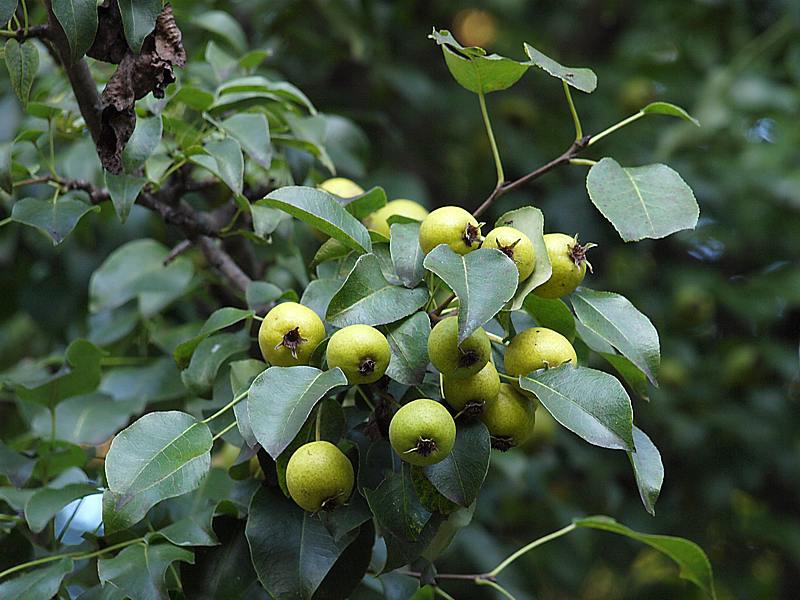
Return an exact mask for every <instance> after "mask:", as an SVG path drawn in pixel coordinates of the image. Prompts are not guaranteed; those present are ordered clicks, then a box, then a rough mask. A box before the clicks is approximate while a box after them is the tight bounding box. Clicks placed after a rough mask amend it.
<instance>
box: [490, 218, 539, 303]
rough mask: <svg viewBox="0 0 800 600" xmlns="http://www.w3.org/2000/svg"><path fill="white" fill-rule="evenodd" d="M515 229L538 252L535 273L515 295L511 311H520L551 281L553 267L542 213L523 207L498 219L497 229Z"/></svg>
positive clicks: (523, 283)
mask: <svg viewBox="0 0 800 600" xmlns="http://www.w3.org/2000/svg"><path fill="white" fill-rule="evenodd" d="M506 225H507V226H509V227H514V228H515V229H518V230H520V231H521V232H522V233H524V234H525V235H527V236H528V238H530V240H531V243H532V244H533V247H534V249H535V250H536V266H535V267H534V270H533V273H531V275H530V277H528V278H527V279H526V280H525V281H523V282H522V283H521V284H520V285H519V289H518V290H517V292H516V293H515V294H514V300H513V301H512V302H511V306H510V310H519V309H520V308H522V304H523V302H524V301H525V298H527V297H528V296H529V295H530V293H531V292H532V291H533V290H534V288H536V287H539V286H540V285H541V284H543V283H544V282H545V281H547V280H548V279H550V275H552V274H553V267H552V266H551V265H550V257H549V256H548V254H547V246H546V245H545V243H544V215H543V214H542V211H540V210H539V209H538V208H534V207H533V206H523V207H522V208H518V209H516V210H512V211H510V212H507V213H506V214H504V215H503V216H502V217H500V218H499V219H497V222H496V223H495V227H502V226H506Z"/></svg>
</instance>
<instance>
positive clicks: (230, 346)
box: [176, 330, 250, 396]
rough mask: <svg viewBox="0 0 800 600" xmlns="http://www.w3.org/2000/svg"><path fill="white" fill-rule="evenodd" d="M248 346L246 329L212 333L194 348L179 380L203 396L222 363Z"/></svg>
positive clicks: (248, 334) (245, 350)
mask: <svg viewBox="0 0 800 600" xmlns="http://www.w3.org/2000/svg"><path fill="white" fill-rule="evenodd" d="M248 348H250V332H248V331H245V330H242V331H239V332H237V333H219V334H217V335H212V336H211V337H208V338H206V339H204V340H203V341H202V342H200V344H199V345H198V346H197V348H196V349H195V350H194V353H193V354H192V360H191V361H190V362H189V367H188V368H187V369H186V370H184V371H183V372H182V373H181V381H183V384H184V385H185V386H186V387H187V388H188V389H189V390H191V391H192V392H194V393H196V394H198V395H200V396H205V395H206V394H208V393H209V392H210V391H211V388H212V387H213V386H214V380H215V379H216V378H217V373H218V372H219V370H220V368H222V365H224V364H225V363H226V362H227V361H229V360H230V359H231V358H233V357H236V356H238V355H241V354H244V353H245V352H247V350H248ZM176 352H177V350H176Z"/></svg>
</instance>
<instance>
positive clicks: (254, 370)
mask: <svg viewBox="0 0 800 600" xmlns="http://www.w3.org/2000/svg"><path fill="white" fill-rule="evenodd" d="M266 368H267V364H266V363H264V362H262V361H260V360H254V359H252V358H248V359H245V360H237V361H234V362H232V363H231V392H232V394H233V397H234V398H238V397H239V396H240V395H241V394H243V393H244V392H246V391H247V390H249V389H250V386H251V385H252V383H253V380H254V379H255V378H256V377H258V376H259V375H260V374H261V373H263V372H264V371H265V370H266ZM233 412H234V414H235V415H236V424H237V426H238V427H239V433H240V434H241V436H242V439H243V440H244V441H245V443H246V444H247V445H248V446H250V447H251V448H252V447H254V446H255V445H256V444H257V443H258V442H257V441H256V436H255V434H254V433H253V427H252V426H251V425H250V412H249V411H248V410H247V399H244V400H241V401H239V403H238V404H236V405H235V406H234V407H233Z"/></svg>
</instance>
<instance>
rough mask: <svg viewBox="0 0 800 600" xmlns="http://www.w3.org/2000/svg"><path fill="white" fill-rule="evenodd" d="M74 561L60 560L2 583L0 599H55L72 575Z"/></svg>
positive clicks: (68, 559) (0, 584) (0, 585)
mask: <svg viewBox="0 0 800 600" xmlns="http://www.w3.org/2000/svg"><path fill="white" fill-rule="evenodd" d="M72 566H73V563H72V559H71V558H60V559H59V560H57V561H55V562H53V563H51V564H49V565H47V566H46V567H42V568H40V569H35V570H33V571H27V572H25V573H23V574H22V575H19V576H17V577H15V578H14V579H9V580H7V581H4V582H3V583H0V598H19V599H20V600H22V599H23V598H25V599H26V600H44V599H45V598H54V597H55V596H56V594H58V590H59V589H61V582H62V581H64V578H65V577H66V576H67V575H69V574H70V573H72Z"/></svg>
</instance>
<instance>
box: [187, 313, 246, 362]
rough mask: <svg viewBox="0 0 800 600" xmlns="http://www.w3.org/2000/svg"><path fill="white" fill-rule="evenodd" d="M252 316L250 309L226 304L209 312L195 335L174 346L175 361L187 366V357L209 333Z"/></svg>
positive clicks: (188, 357) (189, 356)
mask: <svg viewBox="0 0 800 600" xmlns="http://www.w3.org/2000/svg"><path fill="white" fill-rule="evenodd" d="M252 317H253V311H252V310H243V309H241V308H233V307H231V306H226V307H224V308H219V309H217V310H215V311H214V312H213V313H211V316H210V317H208V319H206V322H205V323H204V324H203V327H202V328H201V329H200V331H199V332H198V334H197V335H196V336H194V337H193V338H191V339H188V340H186V341H185V342H181V343H180V344H179V345H178V347H177V348H175V352H173V353H172V355H173V357H174V358H175V362H176V363H178V365H179V366H180V367H181V368H185V367H186V366H188V364H189V359H190V358H191V356H192V354H193V353H194V351H195V349H196V348H197V346H198V345H199V344H200V342H202V341H203V340H204V339H206V338H207V337H208V336H209V335H211V334H212V333H215V332H217V331H220V330H222V329H226V328H228V327H230V326H231V325H236V324H237V323H240V322H242V321H244V320H245V319H251V318H252Z"/></svg>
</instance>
